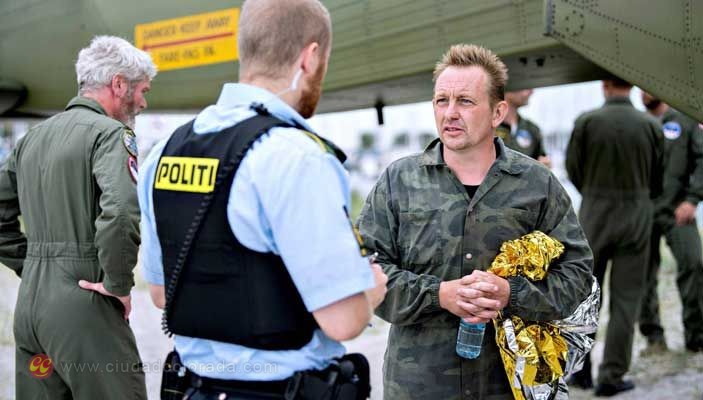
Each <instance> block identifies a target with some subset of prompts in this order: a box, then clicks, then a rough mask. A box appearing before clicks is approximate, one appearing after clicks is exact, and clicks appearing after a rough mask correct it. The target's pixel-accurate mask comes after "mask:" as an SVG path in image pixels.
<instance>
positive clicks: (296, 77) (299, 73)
mask: <svg viewBox="0 0 703 400" xmlns="http://www.w3.org/2000/svg"><path fill="white" fill-rule="evenodd" d="M302 75H303V69H302V68H298V71H297V72H296V73H295V75H294V76H293V82H291V83H290V90H296V89H297V88H298V81H299V80H300V77H301V76H302Z"/></svg>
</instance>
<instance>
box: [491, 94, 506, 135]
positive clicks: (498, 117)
mask: <svg viewBox="0 0 703 400" xmlns="http://www.w3.org/2000/svg"><path fill="white" fill-rule="evenodd" d="M506 115H508V103H507V102H506V101H505V100H501V101H499V102H498V103H496V105H495V107H493V121H491V126H493V129H495V128H497V127H498V126H499V125H500V124H501V122H503V120H504V119H505V116H506Z"/></svg>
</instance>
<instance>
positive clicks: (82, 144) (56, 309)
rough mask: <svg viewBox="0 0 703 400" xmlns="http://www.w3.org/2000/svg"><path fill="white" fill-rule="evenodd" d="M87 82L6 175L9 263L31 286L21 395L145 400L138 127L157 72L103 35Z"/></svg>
mask: <svg viewBox="0 0 703 400" xmlns="http://www.w3.org/2000/svg"><path fill="white" fill-rule="evenodd" d="M76 75H77V80H78V96H77V97H75V98H73V99H72V100H71V101H70V102H69V103H68V105H67V106H66V110H65V111H64V112H62V113H59V114H57V115H55V116H53V117H51V118H49V119H48V120H46V121H44V122H42V123H40V124H38V125H36V126H34V127H33V128H32V129H30V130H29V132H28V133H27V135H26V136H24V137H23V138H22V139H21V140H20V141H19V143H18V144H17V147H16V148H15V149H14V151H13V152H12V155H11V156H10V159H9V161H8V162H7V164H5V166H4V167H3V169H2V172H1V173H0V215H2V219H1V220H0V261H2V262H3V263H4V264H5V265H7V266H8V267H10V268H12V269H14V270H15V272H16V273H17V275H18V276H19V277H21V279H22V282H21V284H20V288H19V293H18V296H17V307H16V309H15V322H14V324H15V325H14V333H15V346H16V356H15V357H16V358H15V376H16V397H17V398H18V399H52V400H53V399H85V400H92V399H115V400H118V399H127V398H129V399H146V388H145V385H144V373H143V371H142V367H141V362H140V359H139V353H138V351H137V346H136V342H135V339H134V334H133V333H132V330H131V329H130V327H129V324H128V321H127V318H128V317H129V314H130V310H131V300H130V290H131V288H132V286H134V277H133V274H132V269H133V268H134V266H135V264H136V262H137V251H138V247H139V207H138V204H137V192H136V188H135V182H136V177H137V148H136V140H135V136H134V132H133V131H132V127H133V126H134V117H135V115H137V114H138V113H139V112H140V111H142V110H143V109H145V108H146V106H147V103H146V99H145V94H146V93H147V92H148V91H149V89H150V86H151V83H150V82H151V80H152V79H153V78H154V76H155V75H156V67H155V66H154V63H153V62H152V60H151V57H150V56H149V55H148V54H147V53H145V52H143V51H141V50H139V49H137V48H135V47H134V46H132V45H131V44H130V43H128V42H127V41H125V40H123V39H120V38H117V37H111V36H98V37H95V38H94V39H93V40H92V41H91V43H90V46H88V47H86V48H84V49H83V50H81V51H80V53H79V54H78V61H77V62H76ZM20 214H21V215H22V217H23V220H24V233H22V232H21V231H20V223H19V221H18V217H19V215H20ZM37 355H46V356H48V357H49V359H50V360H51V363H52V364H53V371H48V370H46V367H48V366H49V363H48V362H46V363H43V364H42V367H45V368H44V370H45V371H47V372H46V373H47V374H48V376H46V377H44V379H38V378H37V375H36V374H37V372H39V373H41V372H42V371H40V370H38V369H37V366H38V360H40V358H37ZM40 357H42V356H40ZM89 368H94V369H89Z"/></svg>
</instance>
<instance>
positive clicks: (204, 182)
mask: <svg viewBox="0 0 703 400" xmlns="http://www.w3.org/2000/svg"><path fill="white" fill-rule="evenodd" d="M219 164H220V160H218V159H217V158H199V157H168V156H167V157H161V160H159V166H158V167H157V168H156V179H155V181H154V188H156V189H162V190H175V191H178V192H193V193H210V192H212V191H213V190H214V189H215V177H216V175H217V166H218V165H219Z"/></svg>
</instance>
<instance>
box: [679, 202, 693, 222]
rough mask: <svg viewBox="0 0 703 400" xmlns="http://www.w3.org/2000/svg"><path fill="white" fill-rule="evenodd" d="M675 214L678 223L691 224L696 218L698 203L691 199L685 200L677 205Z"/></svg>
mask: <svg viewBox="0 0 703 400" xmlns="http://www.w3.org/2000/svg"><path fill="white" fill-rule="evenodd" d="M674 216H675V217H676V225H678V226H681V225H686V224H690V223H692V222H693V221H694V220H695V218H696V205H695V204H693V203H691V202H690V201H684V202H682V203H681V204H679V206H678V207H676V211H674Z"/></svg>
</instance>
